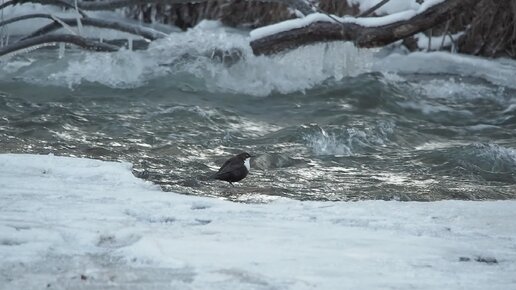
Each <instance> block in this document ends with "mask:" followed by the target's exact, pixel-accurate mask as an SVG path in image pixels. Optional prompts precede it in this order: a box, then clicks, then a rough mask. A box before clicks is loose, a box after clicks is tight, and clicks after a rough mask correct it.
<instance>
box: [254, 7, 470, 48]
mask: <svg viewBox="0 0 516 290" xmlns="http://www.w3.org/2000/svg"><path fill="white" fill-rule="evenodd" d="M479 1H480V0H447V1H445V2H442V3H440V4H437V5H434V6H432V7H430V8H429V9H427V10H425V11H424V12H422V13H420V14H417V15H415V16H414V17H412V18H410V19H408V20H403V21H398V22H395V23H391V24H387V25H382V26H375V27H371V26H362V25H359V24H355V23H352V22H339V23H338V22H335V21H333V22H314V23H311V24H309V25H308V26H305V27H302V28H296V29H292V30H288V31H283V32H279V33H277V34H273V35H268V36H265V37H262V38H259V39H255V40H253V41H252V42H251V47H252V49H253V52H254V54H256V55H270V54H274V53H278V52H281V51H284V50H289V49H294V48H297V47H300V46H303V45H308V44H312V43H317V42H327V41H353V42H354V43H355V44H356V45H357V46H359V47H377V46H383V45H387V44H390V43H393V42H396V41H398V40H401V39H404V38H406V37H409V36H411V35H414V34H416V33H418V32H422V31H425V30H428V29H430V28H432V27H434V26H435V25H437V24H440V23H443V22H445V21H446V20H447V19H449V18H450V17H451V15H452V14H454V13H457V12H459V11H461V10H463V9H467V8H470V7H474V6H475V5H476V4H477V3H478V2H479Z"/></svg>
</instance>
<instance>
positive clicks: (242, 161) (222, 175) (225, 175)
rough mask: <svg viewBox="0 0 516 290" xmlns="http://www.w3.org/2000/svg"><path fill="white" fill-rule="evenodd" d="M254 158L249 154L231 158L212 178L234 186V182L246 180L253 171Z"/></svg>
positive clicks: (244, 153)
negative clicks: (251, 161)
mask: <svg viewBox="0 0 516 290" xmlns="http://www.w3.org/2000/svg"><path fill="white" fill-rule="evenodd" d="M251 157H252V156H251V155H250V154H249V153H247V152H242V153H240V154H238V155H235V156H233V157H231V158H229V159H228V160H227V161H226V162H224V165H222V167H221V168H220V169H219V171H217V173H215V174H214V175H213V176H212V177H213V178H214V179H218V180H223V181H227V182H229V184H231V185H232V186H234V185H233V182H237V181H240V180H242V179H244V178H245V177H246V176H247V174H248V173H249V170H250V169H251V164H250V162H249V161H250V158H251Z"/></svg>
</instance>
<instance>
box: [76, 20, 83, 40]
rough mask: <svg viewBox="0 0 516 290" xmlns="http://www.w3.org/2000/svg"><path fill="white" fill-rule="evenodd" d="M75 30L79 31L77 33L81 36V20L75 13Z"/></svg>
mask: <svg viewBox="0 0 516 290" xmlns="http://www.w3.org/2000/svg"><path fill="white" fill-rule="evenodd" d="M76 19H77V31H78V32H79V35H80V36H82V21H81V17H80V16H79V15H77V18H76Z"/></svg>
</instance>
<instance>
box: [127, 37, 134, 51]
mask: <svg viewBox="0 0 516 290" xmlns="http://www.w3.org/2000/svg"><path fill="white" fill-rule="evenodd" d="M127 49H129V50H130V51H132V50H133V39H132V38H131V37H129V38H127Z"/></svg>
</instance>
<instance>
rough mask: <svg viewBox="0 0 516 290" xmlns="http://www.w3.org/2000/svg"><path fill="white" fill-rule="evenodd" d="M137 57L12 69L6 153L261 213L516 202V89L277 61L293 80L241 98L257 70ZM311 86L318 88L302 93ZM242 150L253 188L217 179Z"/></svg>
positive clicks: (193, 58) (1, 125)
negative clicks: (94, 162)
mask: <svg viewBox="0 0 516 290" xmlns="http://www.w3.org/2000/svg"><path fill="white" fill-rule="evenodd" d="M127 53H129V52H127ZM178 55H179V54H178ZM206 55H208V57H206ZM104 57H106V59H103V58H104ZM131 57H132V56H129V57H127V58H126V57H120V58H118V59H113V58H112V57H107V56H103V55H100V54H99V55H95V54H88V55H87V57H84V56H83V53H82V52H75V53H71V56H69V57H68V58H66V57H65V58H64V59H57V57H56V55H55V51H46V50H43V51H39V52H33V53H32V54H30V55H29V56H27V55H24V56H17V57H15V58H14V59H12V60H9V65H11V67H9V68H7V67H4V70H3V71H2V72H0V153H6V152H11V153H12V152H16V153H37V154H47V153H53V154H56V155H64V156H81V157H89V158H98V159H103V160H125V161H129V162H131V163H133V164H134V173H135V175H136V176H138V177H140V178H145V179H148V180H150V181H152V182H155V183H157V184H160V185H161V186H162V188H163V189H164V190H167V191H175V192H179V193H185V194H195V195H205V196H216V197H224V198H228V199H230V200H238V201H249V202H252V201H267V200H269V199H271V198H275V197H277V196H282V197H289V198H294V199H300V200H358V199H387V200H390V199H396V200H438V199H505V198H515V197H516V91H515V90H514V89H513V88H511V87H509V86H504V85H500V84H498V85H495V84H493V83H492V82H489V81H486V80H483V79H482V78H479V77H475V76H471V77H468V76H463V75H458V74H456V73H450V74H448V73H442V72H441V73H433V72H426V73H425V72H418V73H399V74H394V75H391V74H385V73H381V72H377V71H374V70H369V71H359V72H358V73H356V74H350V75H348V76H340V75H339V76H336V75H335V73H334V72H330V73H329V76H328V75H325V74H323V75H321V74H317V73H314V75H313V77H312V78H311V77H310V75H308V77H306V75H304V72H302V66H299V67H293V68H292V79H290V78H289V73H288V72H283V73H282V72H275V68H271V70H267V69H266V68H264V67H265V66H266V65H267V63H265V64H263V66H264V67H262V68H260V69H261V71H260V72H258V73H257V75H260V76H263V75H265V74H275V73H277V74H278V75H277V78H284V79H283V80H278V83H277V84H276V85H273V86H269V87H267V85H268V84H267V82H265V81H263V80H260V81H262V82H263V83H255V82H254V81H255V80H254V79H253V77H252V76H250V77H249V76H247V75H245V74H244V75H243V76H242V80H241V82H242V83H241V85H242V88H244V89H239V87H238V85H239V79H238V75H239V73H240V72H239V70H242V71H244V70H245V71H246V73H248V72H249V71H250V70H253V69H256V67H257V65H256V64H253V63H249V62H250V61H248V64H247V67H246V66H244V65H242V67H238V64H237V65H234V64H228V63H225V64H224V63H217V62H220V59H216V58H215V59H214V58H213V55H211V56H209V54H206V53H203V54H200V53H197V54H196V53H193V54H190V55H188V54H185V53H183V54H181V57H179V56H176V57H172V58H169V60H170V59H171V60H170V61H169V60H167V61H163V60H162V61H161V62H160V63H159V64H156V65H155V66H154V65H153V66H148V65H140V66H138V61H141V59H131ZM287 57H288V56H287ZM355 57H361V56H356V55H355ZM255 61H256V60H255ZM315 61H317V60H315ZM208 63H209V65H208ZM192 64H195V66H193V67H192V66H190V65H192ZM4 65H5V63H4ZM281 65H287V64H281ZM203 66H207V67H208V66H209V68H206V69H205V70H206V71H208V72H206V71H204V72H203V73H204V74H203V73H198V71H196V69H199V70H202V69H203ZM186 67H188V69H185V68H186ZM307 67H309V66H307ZM324 69H325V68H323V69H322V70H321V71H323V70H324ZM96 70H97V71H98V73H97V71H96ZM106 70H107V71H106ZM133 70H134V71H133ZM160 70H163V71H160ZM210 70H211V71H210ZM131 73H134V74H136V77H134V79H132V78H133V75H132V74H131ZM124 74H127V75H124ZM224 74H228V75H229V76H223V75H224ZM149 75H150V77H149ZM106 76H116V77H114V78H113V79H112V80H111V79H109V77H106ZM219 76H220V78H218V77H219ZM303 77H306V82H305V83H306V84H307V85H306V86H307V87H304V88H301V89H297V90H296V89H295V88H294V89H293V88H292V87H295V86H296V85H297V84H298V82H301V80H300V78H303ZM274 78H275V76H274V75H272V76H271V79H274ZM296 78H299V79H296ZM126 81H127V82H126ZM256 81H258V80H256ZM312 81H313V84H311V83H310V82H312ZM228 84H229V85H228ZM289 86H290V87H289ZM253 90H255V91H253ZM267 90H269V91H267ZM241 151H248V152H250V153H251V154H253V155H256V156H257V157H256V158H254V159H253V160H252V162H251V167H252V171H251V174H250V175H249V176H248V178H246V179H245V180H244V181H243V182H241V183H239V184H237V185H236V187H235V188H231V187H230V186H229V185H228V184H226V183H224V182H221V181H212V180H208V179H207V178H206V177H207V176H208V175H209V174H211V173H212V172H214V171H216V170H217V168H218V166H220V165H221V164H222V163H223V162H224V160H225V159H226V158H228V157H229V156H231V155H232V154H236V153H239V152H241Z"/></svg>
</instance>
